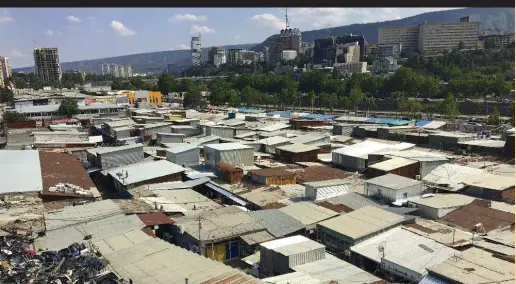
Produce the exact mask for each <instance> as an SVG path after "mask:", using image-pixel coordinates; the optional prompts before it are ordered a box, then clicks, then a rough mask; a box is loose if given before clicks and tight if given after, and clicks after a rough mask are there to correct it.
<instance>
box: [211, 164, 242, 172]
mask: <svg viewBox="0 0 516 284" xmlns="http://www.w3.org/2000/svg"><path fill="white" fill-rule="evenodd" d="M215 166H216V167H217V168H219V169H221V170H225V171H228V172H232V171H235V170H242V169H240V168H238V167H235V166H234V165H231V164H228V163H225V162H218V163H217V164H216V165H215Z"/></svg>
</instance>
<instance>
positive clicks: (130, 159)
mask: <svg viewBox="0 0 516 284" xmlns="http://www.w3.org/2000/svg"><path fill="white" fill-rule="evenodd" d="M97 156H98V159H99V161H100V166H101V167H102V169H103V170H107V169H111V168H116V167H121V166H125V165H129V164H134V163H139V162H141V161H143V159H144V155H143V146H140V147H136V148H131V149H125V150H120V151H117V152H110V153H103V154H98V155H97Z"/></svg>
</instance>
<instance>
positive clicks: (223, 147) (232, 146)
mask: <svg viewBox="0 0 516 284" xmlns="http://www.w3.org/2000/svg"><path fill="white" fill-rule="evenodd" d="M204 148H205V149H206V148H212V149H215V150H217V151H231V150H241V149H253V147H251V146H247V145H243V144H240V143H220V144H207V145H204Z"/></svg>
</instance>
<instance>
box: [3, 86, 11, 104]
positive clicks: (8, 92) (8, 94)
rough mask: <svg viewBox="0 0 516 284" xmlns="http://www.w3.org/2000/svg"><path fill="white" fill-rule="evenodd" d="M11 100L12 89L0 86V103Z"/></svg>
mask: <svg viewBox="0 0 516 284" xmlns="http://www.w3.org/2000/svg"><path fill="white" fill-rule="evenodd" d="M13 101H14V94H13V91H11V89H9V88H0V103H12V102H13Z"/></svg>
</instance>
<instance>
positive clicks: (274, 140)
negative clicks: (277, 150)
mask: <svg viewBox="0 0 516 284" xmlns="http://www.w3.org/2000/svg"><path fill="white" fill-rule="evenodd" d="M288 142H290V139H289V138H286V137H283V136H272V137H268V138H264V139H260V140H258V141H254V143H262V144H265V145H277V144H281V143H288Z"/></svg>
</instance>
